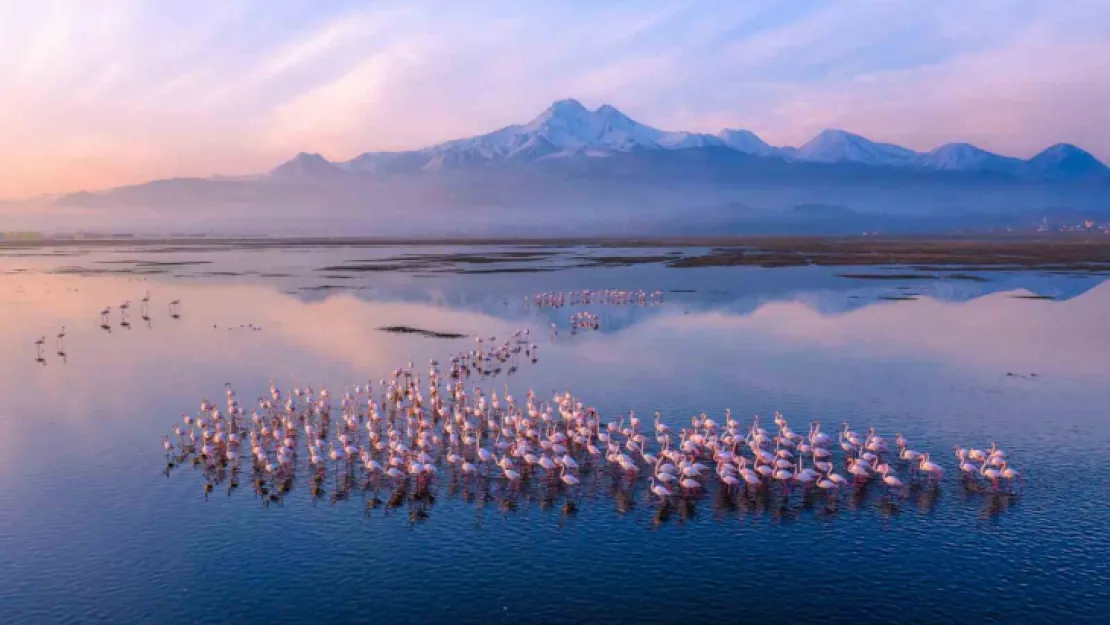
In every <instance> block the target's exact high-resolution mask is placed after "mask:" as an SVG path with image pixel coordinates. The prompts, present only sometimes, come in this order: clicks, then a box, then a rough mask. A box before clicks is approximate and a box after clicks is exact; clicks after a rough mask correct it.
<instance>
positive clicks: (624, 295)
mask: <svg viewBox="0 0 1110 625" xmlns="http://www.w3.org/2000/svg"><path fill="white" fill-rule="evenodd" d="M662 302H663V291H658V290H656V291H650V292H649V291H643V290H638V291H624V290H619V289H601V290H590V289H584V290H581V291H543V292H540V293H536V294H533V295H528V296H525V298H524V305H525V306H530V307H534V308H563V307H564V306H583V305H589V304H604V305H610V306H653V305H655V304H661V303H662Z"/></svg>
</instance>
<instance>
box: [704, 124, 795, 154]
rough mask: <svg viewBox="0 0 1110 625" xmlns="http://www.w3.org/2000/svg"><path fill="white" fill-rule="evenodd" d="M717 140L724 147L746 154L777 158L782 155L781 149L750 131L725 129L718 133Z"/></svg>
mask: <svg viewBox="0 0 1110 625" xmlns="http://www.w3.org/2000/svg"><path fill="white" fill-rule="evenodd" d="M717 138H718V139H720V140H721V142H722V143H724V145H726V146H728V147H730V148H732V149H734V150H736V151H738V152H744V153H745V154H755V155H756V156H777V155H779V154H780V153H781V150H780V149H779V148H776V147H774V146H772V145H768V144H767V142H765V141H764V140H763V139H760V138H759V136H758V135H756V134H755V133H754V132H752V131H750V130H733V129H731V128H725V129H724V130H722V131H721V132H718V133H717Z"/></svg>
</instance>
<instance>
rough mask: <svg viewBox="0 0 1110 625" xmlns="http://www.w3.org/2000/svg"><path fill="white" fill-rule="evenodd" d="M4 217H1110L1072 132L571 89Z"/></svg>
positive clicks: (173, 223)
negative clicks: (642, 115)
mask: <svg viewBox="0 0 1110 625" xmlns="http://www.w3.org/2000/svg"><path fill="white" fill-rule="evenodd" d="M35 208H36V210H34V211H28V210H22V211H16V212H15V213H14V214H10V215H5V219H6V220H8V223H9V224H11V225H9V226H8V228H17V227H25V228H35V229H48V230H49V229H58V228H60V227H64V228H70V229H89V230H105V229H112V230H113V231H119V230H121V229H126V230H128V231H136V232H139V231H149V230H154V231H159V232H165V231H167V230H175V231H181V230H182V229H188V230H190V231H205V232H216V233H220V232H232V231H233V232H238V233H264V234H283V233H298V234H309V233H312V234H367V235H399V236H401V235H404V236H407V235H413V234H423V235H433V234H444V235H467V234H474V235H491V234H500V235H530V236H535V235H544V234H556V233H557V234H559V235H567V234H575V233H590V234H625V235H639V234H645V235H646V234H653V235H658V234H722V233H729V232H732V233H801V232H806V233H858V232H860V231H874V230H880V231H890V232H893V231H923V230H928V231H942V230H943V231H950V230H956V229H968V228H996V227H1001V226H1005V227H1010V226H1013V227H1026V226H1029V225H1032V226H1033V227H1035V225H1036V224H1038V223H1040V222H1041V221H1042V220H1043V219H1046V218H1051V219H1057V218H1058V219H1060V220H1064V219H1067V220H1074V219H1075V218H1077V216H1099V217H1100V218H1101V217H1103V216H1105V217H1110V170H1108V169H1107V167H1106V166H1105V165H1104V164H1103V163H1101V162H1100V161H1099V160H1098V159H1097V158H1095V157H1094V156H1092V155H1091V154H1089V153H1088V152H1085V151H1084V150H1082V149H1080V148H1078V147H1076V146H1073V145H1068V144H1058V145H1054V146H1052V147H1049V148H1047V149H1045V150H1044V151H1042V152H1041V153H1039V154H1037V155H1036V156H1034V157H1032V158H1030V159H1027V160H1026V159H1019V158H1014V157H1009V156H1003V155H999V154H994V153H992V152H989V151H986V150H983V149H980V148H978V147H975V146H973V145H970V144H967V143H950V144H947V145H943V146H940V147H938V148H936V149H935V150H932V151H930V152H917V151H914V150H910V149H907V148H904V147H900V146H897V145H893V144H888V143H880V142H875V141H871V140H869V139H867V138H865V137H862V136H860V135H856V134H852V133H850V132H846V131H843V130H825V131H822V132H821V133H819V134H818V135H817V136H816V137H814V138H813V139H812V140H810V141H809V142H808V143H806V144H805V145H802V146H800V147H779V146H773V145H770V144H768V143H767V142H765V141H763V140H762V139H760V138H759V137H758V136H757V135H756V134H755V133H753V132H751V131H748V130H740V129H725V130H722V131H720V132H718V133H716V134H708V133H698V132H685V131H665V130H660V129H658V128H654V127H651V126H648V125H646V124H642V123H639V122H637V121H635V120H633V119H631V118H629V117H628V116H627V115H625V114H624V113H622V112H620V111H619V110H617V109H616V108H614V107H612V106H609V105H604V106H600V107H598V108H597V109H595V110H590V109H588V108H586V107H585V106H583V105H582V104H581V103H579V102H578V101H576V100H573V99H567V100H559V101H557V102H555V103H553V104H552V105H551V106H550V107H548V108H547V109H546V110H544V111H543V112H542V113H541V114H540V115H538V116H537V117H535V118H534V119H532V120H531V121H529V122H527V123H524V124H514V125H511V126H506V127H504V128H501V129H499V130H495V131H493V132H490V133H487V134H483V135H479V136H475V137H470V138H464V139H456V140H453V141H447V142H444V143H440V144H437V145H433V146H429V147H426V148H423V149H418V150H408V151H393V152H366V153H364V154H360V155H358V156H356V157H354V158H352V159H349V160H345V161H330V160H328V159H327V158H325V157H324V156H322V155H319V154H311V153H301V154H297V155H296V156H295V157H293V158H292V159H290V160H288V161H286V162H284V163H282V164H280V165H278V166H277V167H275V168H274V169H272V170H271V171H269V172H266V173H263V174H259V175H255V176H246V177H223V176H218V177H211V178H175V179H169V180H156V181H153V182H149V183H145V184H140V185H132V186H126V187H118V188H115V189H110V190H107V191H102V192H95V193H88V192H83V193H75V194H69V195H65V196H61V197H56V198H50V199H48V200H41V201H39V202H38V203H37V205H36V206H35Z"/></svg>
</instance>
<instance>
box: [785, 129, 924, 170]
mask: <svg viewBox="0 0 1110 625" xmlns="http://www.w3.org/2000/svg"><path fill="white" fill-rule="evenodd" d="M920 156H921V155H920V154H918V153H917V152H914V151H913V150H907V149H906V148H903V147H901V146H897V145H894V144H891V143H875V142H874V141H871V140H869V139H866V138H864V137H861V136H859V135H856V134H852V133H850V132H846V131H844V130H832V129H829V130H822V131H821V132H820V134H818V135H817V136H816V137H814V138H812V139H810V141H809V143H806V144H805V145H803V146H802V147H800V148H798V151H797V152H795V153H794V155H793V157H794V158H796V159H798V160H800V161H810V162H814V163H861V164H864V165H895V166H903V165H910V164H912V163H913V162H914V161H915V160H917V159H918V158H920Z"/></svg>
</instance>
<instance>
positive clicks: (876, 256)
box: [0, 233, 1110, 273]
mask: <svg viewBox="0 0 1110 625" xmlns="http://www.w3.org/2000/svg"><path fill="white" fill-rule="evenodd" d="M118 246H127V247H128V248H129V249H131V250H133V251H138V249H139V248H141V249H143V250H144V251H147V252H157V251H167V250H170V251H186V250H192V251H204V250H206V249H211V248H214V247H219V248H222V249H228V248H233V249H252V248H274V249H280V248H297V247H316V248H358V247H365V248H374V247H410V248H411V247H437V246H452V247H475V248H477V247H487V248H489V247H541V248H545V251H539V250H533V251H530V252H522V253H520V254H507V253H506V252H505V250H497V249H487V250H475V251H474V253H473V254H471V253H460V252H459V251H457V250H455V251H452V252H449V253H444V254H442V255H439V254H435V253H434V252H433V253H429V254H420V255H416V256H414V257H411V258H407V257H402V258H395V259H394V260H395V261H398V260H399V261H401V262H400V263H398V264H400V265H401V266H396V265H394V266H391V263H383V262H381V261H377V262H375V263H366V264H364V265H362V266H357V265H348V266H346V267H343V268H342V269H340V268H339V267H335V266H329V267H326V268H324V269H325V270H329V271H356V272H358V271H361V272H367V271H390V270H395V269H401V268H403V265H405V264H409V263H412V262H417V263H420V264H428V263H433V264H434V263H437V262H440V263H448V264H454V263H463V264H485V263H502V262H510V263H514V264H528V263H531V262H539V261H549V260H552V259H553V257H554V256H557V255H559V254H560V253H569V252H571V251H572V250H573V253H574V254H575V257H580V256H583V255H582V249H583V248H588V249H589V248H592V249H595V250H598V254H597V256H596V257H593V258H591V257H590V255H589V254H588V253H587V254H586V255H584V257H583V258H579V260H581V261H582V262H583V264H585V265H593V266H598V265H608V264H614V265H632V264H652V263H654V264H662V265H665V266H667V267H673V268H678V269H681V268H696V267H731V266H755V267H795V266H806V265H818V266H843V267H851V266H868V265H870V266H895V267H905V268H907V269H911V270H916V271H942V272H947V271H953V270H959V271H963V272H970V271H977V270H980V271H1007V270H1013V271H1020V270H1028V269H1035V268H1036V269H1047V270H1051V271H1060V272H1089V273H1110V236H1108V235H1103V234H1092V233H1049V234H1044V235H1022V236H1002V235H998V236H982V235H980V236H886V237H884V236H867V237H864V236H853V237H843V236H730V237H657V238H651V237H636V238H616V237H598V238H590V237H584V238H550V239H542V238H469V239H468V238H439V239H426V238H392V239H391V238H371V237H320V238H312V237H298V238H278V237H272V238H222V239H217V238H210V239H209V238H205V239H195V238H194V239H173V238H170V239H154V238H151V239H137V238H124V239H94V240H73V239H56V240H54V239H42V240H36V241H0V250H27V249H36V248H50V247H64V248H82V247H88V248H104V247H118ZM642 248H664V249H665V248H671V249H684V250H686V251H687V253H686V254H683V255H673V254H671V255H659V254H650V255H643V254H641V255H636V256H614V255H611V254H608V253H603V252H602V251H601V250H617V249H642ZM693 248H700V249H693ZM144 262H149V261H144Z"/></svg>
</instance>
